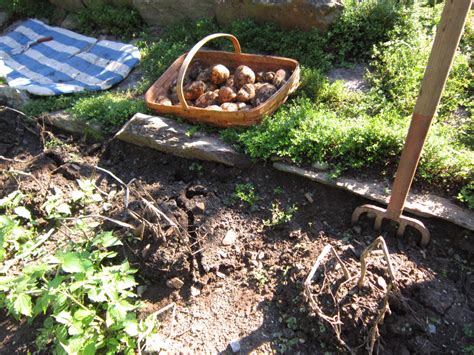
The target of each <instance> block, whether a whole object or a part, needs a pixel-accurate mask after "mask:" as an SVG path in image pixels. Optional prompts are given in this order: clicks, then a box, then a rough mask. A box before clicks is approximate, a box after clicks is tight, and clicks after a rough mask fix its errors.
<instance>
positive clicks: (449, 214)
mask: <svg viewBox="0 0 474 355" xmlns="http://www.w3.org/2000/svg"><path fill="white" fill-rule="evenodd" d="M273 167H274V168H275V169H277V170H279V171H283V172H287V173H290V174H295V175H299V176H302V177H304V178H307V179H310V180H313V181H316V182H319V183H322V184H324V185H327V186H331V187H336V188H339V189H343V190H346V191H350V192H352V193H354V194H356V195H359V196H361V197H364V198H367V199H369V200H372V201H375V202H378V203H381V204H384V205H386V204H387V203H388V200H389V197H390V195H389V194H387V192H386V189H385V187H384V186H382V185H381V184H380V183H379V182H375V181H358V180H354V179H348V178H339V179H330V178H329V175H328V174H327V173H321V172H314V171H310V170H305V169H301V168H298V167H296V166H293V165H288V164H283V163H278V162H276V163H273ZM405 210H406V211H408V212H410V213H412V214H414V215H417V216H420V217H436V218H440V219H443V220H445V221H448V222H451V223H454V224H456V225H458V226H461V227H463V228H466V229H469V230H471V231H474V212H472V211H470V210H468V209H467V208H462V207H461V206H458V205H456V204H454V203H453V202H451V201H450V200H448V199H446V198H443V197H439V196H436V195H432V194H430V195H419V194H413V193H411V194H410V195H409V196H408V199H407V203H406V206H405Z"/></svg>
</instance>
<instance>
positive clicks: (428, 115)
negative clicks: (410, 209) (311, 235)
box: [352, 0, 471, 246]
mask: <svg viewBox="0 0 474 355" xmlns="http://www.w3.org/2000/svg"><path fill="white" fill-rule="evenodd" d="M470 7H471V0H446V4H445V6H444V9H443V13H442V15H441V20H440V22H439V24H438V29H437V31H436V37H435V40H434V43H433V48H432V49H431V54H430V57H429V59H428V65H427V67H426V69H425V74H424V77H423V82H422V83H421V90H420V93H419V95H418V98H417V101H416V105H415V109H414V111H413V116H412V120H411V123H410V128H409V130H408V135H407V138H406V141H405V147H404V148H403V152H402V156H401V158H400V163H399V165H398V169H397V174H396V176H395V181H394V183H393V186H392V194H391V196H390V201H389V203H388V207H387V209H384V208H380V207H377V206H373V205H363V206H359V207H357V208H356V209H355V210H354V212H353V213H352V223H355V222H357V221H358V220H359V217H360V215H361V214H363V213H369V214H374V215H375V223H374V229H376V230H380V228H381V227H382V222H383V220H384V219H388V220H392V221H395V222H397V223H398V230H397V236H402V235H403V234H404V233H405V229H406V227H407V226H411V227H414V228H415V229H416V230H418V231H419V232H420V234H421V239H420V244H421V246H426V245H427V244H428V242H429V240H430V232H429V230H428V228H426V227H425V225H424V224H423V223H422V222H421V221H419V220H417V219H414V218H410V217H406V216H403V215H402V212H403V209H404V206H405V202H406V199H407V196H408V192H409V191H410V186H411V183H412V181H413V177H414V175H415V172H416V167H417V165H418V162H419V160H420V155H421V152H422V150H423V145H424V144H425V139H426V135H427V134H428V130H429V129H430V125H431V121H432V119H433V116H434V115H435V113H436V110H437V108H438V104H439V100H440V98H441V94H442V92H443V90H444V86H445V84H446V79H447V77H448V73H449V70H450V69H451V65H452V62H453V59H454V55H455V53H456V48H457V47H458V44H459V41H460V39H461V35H462V32H463V29H464V25H465V23H466V18H467V15H468V12H469V9H470Z"/></svg>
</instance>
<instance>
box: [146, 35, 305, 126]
mask: <svg viewBox="0 0 474 355" xmlns="http://www.w3.org/2000/svg"><path fill="white" fill-rule="evenodd" d="M218 37H226V38H228V39H230V40H231V41H232V44H233V45H234V50H235V53H231V52H223V51H208V50H201V51H200V49H201V47H202V46H203V45H204V44H206V43H207V42H209V41H210V40H213V39H215V38H218ZM194 59H196V60H199V61H200V62H201V63H203V64H205V65H208V66H210V65H214V64H218V63H219V64H223V65H225V66H227V67H228V68H231V69H235V68H236V67H237V66H239V65H247V66H249V67H250V68H252V69H253V70H254V71H256V72H257V71H276V70H278V69H285V70H287V71H289V72H291V73H292V74H291V76H290V78H289V79H288V81H287V82H286V83H285V84H284V85H283V86H282V87H281V88H279V89H278V91H277V92H276V93H275V94H273V95H272V96H271V97H270V98H269V99H268V100H266V101H265V102H263V103H262V104H260V105H259V106H257V107H254V108H252V109H250V110H246V111H236V112H228V111H216V110H208V109H205V108H199V107H192V106H189V105H188V104H187V103H186V100H185V98H184V93H183V83H184V77H185V74H186V71H187V69H188V66H189V65H190V63H191V61H192V60H194ZM176 77H177V88H176V91H177V94H178V99H179V104H177V105H173V106H166V105H161V104H158V103H156V102H155V101H156V100H157V98H158V97H159V96H161V95H165V96H166V94H167V92H168V89H169V87H170V86H171V83H172V82H173V80H174V79H176ZM299 79H300V67H299V64H298V62H297V61H295V60H293V59H288V58H282V57H273V56H266V55H254V54H242V53H241V49H240V43H239V41H238V40H237V38H236V37H234V36H232V35H230V34H225V33H216V34H213V35H210V36H207V37H205V38H204V39H202V40H201V41H199V42H198V43H197V44H196V45H195V46H194V47H193V48H192V49H191V51H189V52H188V53H187V54H183V55H182V56H180V57H179V58H178V59H176V61H175V62H174V63H173V64H172V65H171V66H170V67H169V68H168V69H167V70H166V71H165V72H164V73H163V75H162V76H161V77H160V78H159V79H158V80H157V81H156V82H155V83H154V84H153V85H152V86H151V87H150V89H148V91H147V93H146V94H145V101H146V104H147V106H148V107H149V108H151V109H152V110H154V111H156V112H158V113H161V114H171V115H175V116H180V117H183V118H185V119H187V120H188V121H191V122H194V123H207V124H210V125H213V126H218V127H232V126H250V125H254V124H258V123H260V122H261V121H262V118H263V117H264V116H266V115H271V114H272V113H273V112H275V110H276V109H277V108H278V107H279V106H280V105H281V104H283V103H284V102H285V101H286V99H287V98H288V95H290V94H291V93H292V92H293V91H295V90H296V88H297V87H298V84H299Z"/></svg>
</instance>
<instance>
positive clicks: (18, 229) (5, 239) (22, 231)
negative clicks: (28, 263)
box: [0, 191, 35, 263]
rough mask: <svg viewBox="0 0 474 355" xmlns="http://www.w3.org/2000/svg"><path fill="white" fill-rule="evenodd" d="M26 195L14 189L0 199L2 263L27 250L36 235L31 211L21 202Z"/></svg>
mask: <svg viewBox="0 0 474 355" xmlns="http://www.w3.org/2000/svg"><path fill="white" fill-rule="evenodd" d="M24 197H25V196H24V195H23V194H22V193H21V192H20V191H14V192H12V193H10V194H9V195H8V196H6V197H4V198H2V199H1V200H0V210H4V213H3V214H1V215H0V263H1V262H3V261H4V260H6V259H9V258H10V257H13V256H14V255H15V254H16V253H22V252H23V251H25V250H26V249H27V248H28V247H29V244H31V242H32V241H33V239H34V238H33V237H34V235H35V227H34V222H33V220H32V217H31V212H30V211H29V210H28V209H27V208H26V207H24V206H21V205H20V203H21V201H22V200H23V198H24Z"/></svg>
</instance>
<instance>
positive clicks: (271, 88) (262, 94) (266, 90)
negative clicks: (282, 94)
mask: <svg viewBox="0 0 474 355" xmlns="http://www.w3.org/2000/svg"><path fill="white" fill-rule="evenodd" d="M276 92H277V88H276V87H275V85H272V84H263V85H262V86H260V87H259V88H258V89H257V91H256V92H255V97H254V99H253V100H252V104H253V105H254V106H258V105H260V104H262V103H264V102H265V101H267V100H268V99H269V98H270V97H271V96H272V95H273V94H274V93H276Z"/></svg>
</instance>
